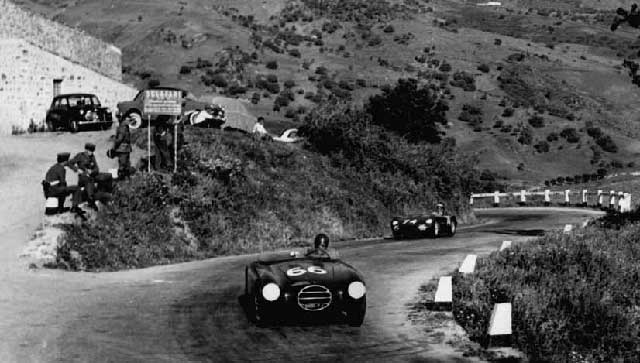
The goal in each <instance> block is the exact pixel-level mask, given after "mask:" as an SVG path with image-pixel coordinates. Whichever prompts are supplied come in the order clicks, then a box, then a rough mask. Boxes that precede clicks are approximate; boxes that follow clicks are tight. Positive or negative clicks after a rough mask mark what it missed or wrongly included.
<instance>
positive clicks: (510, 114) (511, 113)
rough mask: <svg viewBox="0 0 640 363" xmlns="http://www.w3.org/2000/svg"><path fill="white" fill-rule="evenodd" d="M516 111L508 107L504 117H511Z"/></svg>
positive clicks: (503, 113)
mask: <svg viewBox="0 0 640 363" xmlns="http://www.w3.org/2000/svg"><path fill="white" fill-rule="evenodd" d="M514 112H515V111H514V110H513V108H511V107H507V108H505V109H504V110H503V111H502V117H511V116H513V114H514Z"/></svg>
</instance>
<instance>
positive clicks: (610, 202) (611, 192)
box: [609, 190, 616, 210]
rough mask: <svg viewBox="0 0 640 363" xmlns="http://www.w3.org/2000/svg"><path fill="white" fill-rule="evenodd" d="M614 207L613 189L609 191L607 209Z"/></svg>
mask: <svg viewBox="0 0 640 363" xmlns="http://www.w3.org/2000/svg"><path fill="white" fill-rule="evenodd" d="M615 207H616V192H615V191H614V190H612V191H610V192H609V209H610V210H615Z"/></svg>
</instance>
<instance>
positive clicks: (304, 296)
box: [298, 285, 332, 311]
mask: <svg viewBox="0 0 640 363" xmlns="http://www.w3.org/2000/svg"><path fill="white" fill-rule="evenodd" d="M331 299H332V296H331V291H329V289H327V288H326V287H324V286H320V285H309V286H305V287H304V288H302V290H300V292H298V305H300V307H301V308H302V309H304V310H307V311H319V310H324V309H326V308H327V307H328V306H329V305H331Z"/></svg>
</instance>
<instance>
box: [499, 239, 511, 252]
mask: <svg viewBox="0 0 640 363" xmlns="http://www.w3.org/2000/svg"><path fill="white" fill-rule="evenodd" d="M510 247H511V241H502V246H500V251H504V250H506V249H507V248H510Z"/></svg>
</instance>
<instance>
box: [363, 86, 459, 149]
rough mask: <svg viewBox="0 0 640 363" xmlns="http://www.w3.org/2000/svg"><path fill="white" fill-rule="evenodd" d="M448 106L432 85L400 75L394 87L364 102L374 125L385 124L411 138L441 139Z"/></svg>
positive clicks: (435, 140)
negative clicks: (403, 77)
mask: <svg viewBox="0 0 640 363" xmlns="http://www.w3.org/2000/svg"><path fill="white" fill-rule="evenodd" d="M447 109H448V106H446V104H445V103H444V102H443V100H442V99H441V98H439V97H438V96H437V94H436V92H434V91H433V90H432V89H431V88H429V87H428V86H426V85H420V84H419V83H418V81H417V80H416V79H413V78H409V79H400V80H398V83H397V84H396V85H395V86H394V87H393V88H391V87H388V88H384V89H383V90H382V93H381V94H378V95H375V96H373V97H371V98H370V99H369V102H368V103H367V104H366V105H365V110H366V112H367V113H368V114H369V115H371V121H372V122H373V123H374V124H375V125H379V126H382V127H384V128H385V129H387V130H390V131H392V132H394V133H396V134H398V135H401V136H403V137H405V138H406V139H407V140H409V141H411V142H428V143H438V142H439V141H440V140H441V139H442V132H441V131H440V127H439V125H444V124H446V123H447V119H446V117H445V112H446V111H447Z"/></svg>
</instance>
